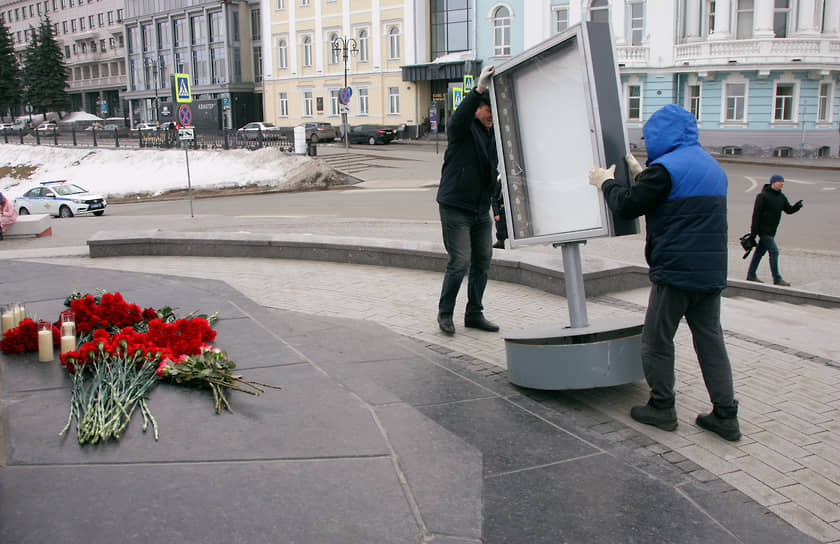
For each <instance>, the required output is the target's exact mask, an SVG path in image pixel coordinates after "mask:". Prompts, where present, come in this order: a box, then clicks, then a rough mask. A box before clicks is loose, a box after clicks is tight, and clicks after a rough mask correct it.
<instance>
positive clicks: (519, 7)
mask: <svg viewBox="0 0 840 544" xmlns="http://www.w3.org/2000/svg"><path fill="white" fill-rule="evenodd" d="M475 1H476V5H477V8H476V9H477V14H476V22H477V23H476V43H477V56H478V58H484V59H489V60H490V61H491V62H493V63H497V64H498V63H499V62H503V61H504V60H506V58H508V57H509V56H511V55H516V54H517V53H519V52H521V51H522V50H524V49H527V48H528V47H531V46H533V45H535V44H536V43H538V42H540V41H542V40H543V39H545V38H547V37H549V36H551V35H552V34H555V33H557V32H561V31H562V30H563V29H565V28H567V27H568V26H570V25H574V24H576V23H579V22H580V21H585V20H592V21H603V22H609V23H610V24H611V25H612V28H613V35H614V42H615V45H616V57H617V58H616V61H617V63H618V66H619V71H620V76H621V84H622V87H623V89H622V90H623V95H624V115H625V124H626V126H627V128H628V136H629V141H630V144H631V146H633V147H639V148H642V147H643V142H642V140H641V127H642V125H643V124H644V122H645V121H646V120H647V119H648V118H649V117H650V116H651V114H653V112H655V111H656V110H657V109H659V108H661V107H662V106H664V105H665V104H670V103H679V104H682V105H683V106H685V107H686V109H688V110H689V111H691V112H692V113H693V114H694V115H695V117H697V120H698V127H699V131H700V141H701V143H702V144H703V146H704V147H706V148H707V149H708V150H710V151H713V152H719V153H732V154H749V155H773V154H775V155H780V156H800V155H801V156H837V155H838V154H840V122H839V121H840V89H838V87H840V85H838V81H840V0H509V1H504V0H501V1H493V0H475Z"/></svg>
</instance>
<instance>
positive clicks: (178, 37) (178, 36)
mask: <svg viewBox="0 0 840 544" xmlns="http://www.w3.org/2000/svg"><path fill="white" fill-rule="evenodd" d="M172 23H173V25H174V27H175V33H174V38H175V47H184V46H185V45H187V20H186V19H184V18H183V17H182V18H180V19H174V20H173V21H172Z"/></svg>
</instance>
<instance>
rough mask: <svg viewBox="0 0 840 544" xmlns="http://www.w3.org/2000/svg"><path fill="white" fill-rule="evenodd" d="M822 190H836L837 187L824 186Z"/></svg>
mask: <svg viewBox="0 0 840 544" xmlns="http://www.w3.org/2000/svg"><path fill="white" fill-rule="evenodd" d="M822 190H823V191H836V190H837V187H823V188H822Z"/></svg>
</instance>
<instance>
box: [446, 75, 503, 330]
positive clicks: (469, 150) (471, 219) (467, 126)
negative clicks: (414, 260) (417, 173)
mask: <svg viewBox="0 0 840 544" xmlns="http://www.w3.org/2000/svg"><path fill="white" fill-rule="evenodd" d="M492 75H493V67H492V66H487V67H486V68H484V69H483V70H482V71H481V75H479V77H478V84H477V85H476V86H475V88H474V89H473V90H472V91H470V93H469V94H467V96H466V97H464V99H463V100H462V101H461V105H460V106H458V109H456V110H455V113H453V114H452V117H451V118H450V119H449V126H448V127H447V129H446V137H447V140H448V145H447V147H446V153H445V154H444V156H443V168H442V172H441V179H440V186H439V187H438V193H437V202H438V207H439V211H440V223H441V228H442V231H443V245H444V246H445V247H446V252H447V253H448V254H449V261H448V262H447V263H446V271H445V273H444V276H443V286H442V287H441V292H440V301H439V302H438V318H437V320H438V326H440V330H442V331H443V332H444V333H445V334H449V335H452V334H455V325H454V323H453V321H452V315H453V314H454V312H455V299H456V297H457V296H458V290H459V289H460V288H461V282H462V281H463V279H464V276H465V275H467V274H469V275H468V280H467V309H466V314H465V317H464V326H465V327H472V328H475V329H481V330H485V331H491V332H494V331H498V330H499V326H498V325H496V324H494V323H491V322H490V321H488V320H487V319H486V318H485V317H484V306H483V305H482V298H483V297H484V289H485V288H486V286H487V271H488V270H489V269H490V258H491V256H492V252H493V248H492V243H493V242H492V235H491V232H492V228H493V226H492V220H491V218H490V199H491V197H492V196H493V193H494V191H495V189H496V168H497V165H498V162H499V161H498V157H497V156H496V140H495V137H494V135H493V114H492V112H491V111H490V100H489V98H488V96H487V87H488V86H489V85H490V78H491V77H492Z"/></svg>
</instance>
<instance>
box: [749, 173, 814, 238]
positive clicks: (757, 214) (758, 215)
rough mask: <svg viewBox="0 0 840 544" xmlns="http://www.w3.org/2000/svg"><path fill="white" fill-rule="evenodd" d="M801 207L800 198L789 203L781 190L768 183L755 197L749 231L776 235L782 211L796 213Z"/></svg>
mask: <svg viewBox="0 0 840 544" xmlns="http://www.w3.org/2000/svg"><path fill="white" fill-rule="evenodd" d="M801 208H802V201H801V200H800V201H799V202H797V203H796V204H793V205H791V203H790V202H788V199H787V197H786V196H785V194H784V193H783V192H781V191H777V190H775V189H773V187H771V185H770V184H769V183H768V184H766V185H765V186H764V188H763V189H762V190H761V192H760V193H758V195H756V197H755V205H754V206H753V215H752V226H750V232H751V233H752V234H766V235H770V236H776V229H778V228H779V221H781V220H782V212H785V213H787V214H791V213H796V212H798V211H799V210H800V209H801Z"/></svg>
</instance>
